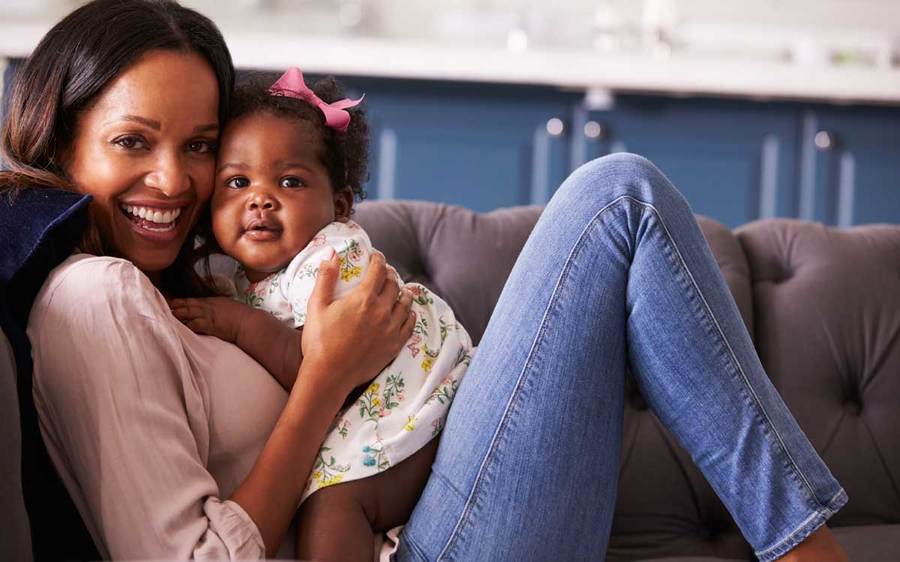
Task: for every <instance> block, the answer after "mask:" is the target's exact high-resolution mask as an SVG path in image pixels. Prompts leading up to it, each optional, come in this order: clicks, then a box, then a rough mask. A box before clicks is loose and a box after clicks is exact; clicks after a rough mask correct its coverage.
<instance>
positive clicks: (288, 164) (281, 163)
mask: <svg viewBox="0 0 900 562" xmlns="http://www.w3.org/2000/svg"><path fill="white" fill-rule="evenodd" d="M275 167H276V168H281V169H284V168H304V169H306V168H309V165H308V164H304V163H303V162H298V161H296V160H295V161H285V160H276V161H275Z"/></svg>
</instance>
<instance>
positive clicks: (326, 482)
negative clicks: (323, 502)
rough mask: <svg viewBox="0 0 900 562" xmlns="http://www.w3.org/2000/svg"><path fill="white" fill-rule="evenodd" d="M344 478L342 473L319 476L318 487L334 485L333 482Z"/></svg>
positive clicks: (339, 481)
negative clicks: (324, 476)
mask: <svg viewBox="0 0 900 562" xmlns="http://www.w3.org/2000/svg"><path fill="white" fill-rule="evenodd" d="M343 480H344V475H343V474H336V475H334V476H331V477H328V478H321V479H319V480H318V481H317V483H318V484H319V487H320V488H326V487H328V486H334V485H335V484H340V483H341V482H342V481H343Z"/></svg>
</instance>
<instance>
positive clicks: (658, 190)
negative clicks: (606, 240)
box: [554, 152, 685, 209]
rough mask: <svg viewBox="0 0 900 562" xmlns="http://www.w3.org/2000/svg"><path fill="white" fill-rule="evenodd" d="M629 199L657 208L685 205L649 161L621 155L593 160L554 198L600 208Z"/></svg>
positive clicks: (630, 155) (624, 154)
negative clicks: (612, 202) (616, 201)
mask: <svg viewBox="0 0 900 562" xmlns="http://www.w3.org/2000/svg"><path fill="white" fill-rule="evenodd" d="M623 196H628V197H631V198H633V199H636V200H638V201H641V202H644V203H649V204H651V205H654V206H669V205H671V204H677V205H684V204H685V201H684V197H683V196H682V195H681V193H680V192H679V191H678V190H677V189H676V188H675V186H673V185H672V183H671V182H670V181H669V179H668V178H666V176H665V175H663V173H662V172H661V171H660V170H659V168H657V167H656V166H655V165H654V164H653V163H652V162H651V161H650V160H648V159H647V158H644V157H643V156H639V155H637V154H631V153H627V152H620V153H616V154H610V155H608V156H603V157H601V158H597V159H595V160H591V161H590V162H587V163H585V164H583V165H582V166H580V167H579V168H578V169H576V170H575V171H574V172H572V174H571V175H570V176H569V177H568V179H566V181H565V182H564V183H563V185H562V186H560V189H559V190H558V191H557V193H556V194H555V195H554V199H561V200H563V201H568V202H569V203H571V204H572V205H575V206H580V207H582V208H585V207H589V208H594V209H597V208H598V207H603V206H605V205H606V204H608V203H609V202H611V201H614V200H615V199H618V198H620V197H623Z"/></svg>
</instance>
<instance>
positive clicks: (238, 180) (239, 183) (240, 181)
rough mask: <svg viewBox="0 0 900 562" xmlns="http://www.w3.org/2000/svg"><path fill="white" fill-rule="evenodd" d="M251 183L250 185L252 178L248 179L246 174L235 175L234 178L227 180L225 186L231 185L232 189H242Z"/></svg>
mask: <svg viewBox="0 0 900 562" xmlns="http://www.w3.org/2000/svg"><path fill="white" fill-rule="evenodd" d="M249 185H250V180H248V179H247V178H245V177H244V176H235V177H233V178H229V179H228V180H227V181H226V182H225V186H226V187H230V188H232V189H242V188H245V187H247V186H249Z"/></svg>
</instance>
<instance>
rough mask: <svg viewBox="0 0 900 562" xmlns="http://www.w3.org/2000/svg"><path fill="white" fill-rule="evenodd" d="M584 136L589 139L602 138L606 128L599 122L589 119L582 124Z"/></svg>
mask: <svg viewBox="0 0 900 562" xmlns="http://www.w3.org/2000/svg"><path fill="white" fill-rule="evenodd" d="M584 136H585V137H586V138H589V139H591V140H603V138H604V137H605V136H606V129H605V128H604V127H603V125H601V124H600V123H598V122H596V121H593V120H591V121H588V122H587V123H585V124H584Z"/></svg>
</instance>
